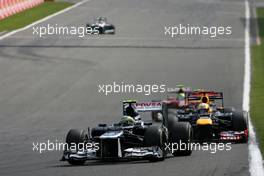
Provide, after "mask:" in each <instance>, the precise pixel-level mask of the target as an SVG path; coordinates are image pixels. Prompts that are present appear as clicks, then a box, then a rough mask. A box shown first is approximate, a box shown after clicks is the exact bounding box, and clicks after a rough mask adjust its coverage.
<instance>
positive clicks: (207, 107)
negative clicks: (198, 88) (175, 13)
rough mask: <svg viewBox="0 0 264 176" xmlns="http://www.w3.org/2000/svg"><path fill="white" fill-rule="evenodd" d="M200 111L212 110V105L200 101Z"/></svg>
mask: <svg viewBox="0 0 264 176" xmlns="http://www.w3.org/2000/svg"><path fill="white" fill-rule="evenodd" d="M198 112H199V113H208V112H210V106H209V104H207V103H200V104H199V105H198Z"/></svg>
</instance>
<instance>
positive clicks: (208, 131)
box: [175, 90, 248, 143]
mask: <svg viewBox="0 0 264 176" xmlns="http://www.w3.org/2000/svg"><path fill="white" fill-rule="evenodd" d="M186 104H187V105H188V106H186V108H184V109H177V110H176V112H177V115H176V117H175V118H177V120H178V121H183V122H190V124H191V125H192V127H193V139H194V141H195V140H197V141H200V142H207V141H232V142H242V143H246V142H247V140H248V114H247V112H239V111H236V110H235V109H234V108H226V107H224V98H223V93H222V92H215V91H207V90H195V91H193V92H190V93H188V94H187V96H186Z"/></svg>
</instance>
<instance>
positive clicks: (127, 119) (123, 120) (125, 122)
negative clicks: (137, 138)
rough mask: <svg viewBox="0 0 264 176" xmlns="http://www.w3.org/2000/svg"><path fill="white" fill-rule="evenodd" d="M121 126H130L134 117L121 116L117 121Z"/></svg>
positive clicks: (133, 121)
mask: <svg viewBox="0 0 264 176" xmlns="http://www.w3.org/2000/svg"><path fill="white" fill-rule="evenodd" d="M119 123H120V124H121V125H122V126H132V125H134V123H135V120H134V118H132V117H130V116H123V117H122V118H121V120H120V122H119Z"/></svg>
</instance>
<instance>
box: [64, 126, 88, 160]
mask: <svg viewBox="0 0 264 176" xmlns="http://www.w3.org/2000/svg"><path fill="white" fill-rule="evenodd" d="M85 139H86V133H85V131H84V130H77V129H71V130H70V131H69V132H68V134H67V136H66V143H67V145H68V146H69V147H71V146H73V145H75V146H78V144H80V143H84V142H85ZM68 162H69V164H71V165H83V164H84V163H85V160H74V159H69V160H68Z"/></svg>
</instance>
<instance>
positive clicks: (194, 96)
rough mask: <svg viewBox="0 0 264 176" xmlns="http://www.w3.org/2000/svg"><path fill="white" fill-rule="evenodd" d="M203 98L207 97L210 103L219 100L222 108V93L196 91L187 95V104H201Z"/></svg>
mask: <svg viewBox="0 0 264 176" xmlns="http://www.w3.org/2000/svg"><path fill="white" fill-rule="evenodd" d="M203 97H207V98H208V99H209V101H210V102H214V101H215V100H221V101H222V106H224V96H223V93H222V92H214V91H205V90H201V91H200V90H198V91H194V92H190V93H187V97H186V98H187V101H188V103H196V102H201V100H202V98H203Z"/></svg>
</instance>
